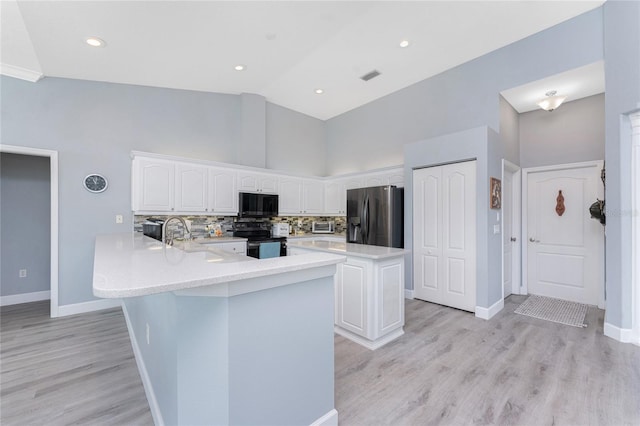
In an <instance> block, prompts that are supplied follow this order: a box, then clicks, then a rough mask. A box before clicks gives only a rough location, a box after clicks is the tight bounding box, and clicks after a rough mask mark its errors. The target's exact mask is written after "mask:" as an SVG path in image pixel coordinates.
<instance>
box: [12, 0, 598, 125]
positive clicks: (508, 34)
mask: <svg viewBox="0 0 640 426" xmlns="http://www.w3.org/2000/svg"><path fill="white" fill-rule="evenodd" d="M602 3H603V1H513V0H512V1H495V2H494V1H406V2H405V1H385V2H383V1H255V2H253V1H193V2H186V1H175V2H169V1H118V2H116V1H26V0H25V1H18V2H16V1H15V0H2V1H1V2H0V4H1V14H2V15H1V20H2V21H1V23H2V41H1V48H2V51H1V65H2V67H1V71H2V73H3V74H6V75H11V76H14V77H21V78H26V79H31V80H32V81H35V80H37V79H38V77H40V76H41V75H43V76H50V77H63V78H74V79H83V80H96V81H108V82H115V83H126V84H137V85H144V86H157V87H167V88H176V89H187V90H198V91H206V92H218V93H232V94H239V93H255V94H259V95H262V96H264V97H265V98H266V99H267V100H268V101H270V102H273V103H276V104H279V105H282V106H285V107H287V108H291V109H293V110H296V111H300V112H302V113H305V114H308V115H310V116H313V117H317V118H320V119H323V120H325V119H328V118H331V117H334V116H336V115H339V114H341V113H343V112H346V111H349V110H351V109H353V108H356V107H358V106H360V105H363V104H365V103H368V102H371V101H373V100H375V99H377V98H380V97H382V96H385V95H387V94H389V93H392V92H394V91H397V90H399V89H402V88H404V87H407V86H409V85H411V84H413V83H416V82H418V81H420V80H423V79H425V78H428V77H430V76H433V75H435V74H438V73H440V72H442V71H445V70H447V69H449V68H452V67H454V66H457V65H459V64H461V63H464V62H467V61H469V60H471V59H473V58H476V57H479V56H482V55H484V54H486V53H488V52H490V51H493V50H495V49H498V48H500V47H502V46H505V45H507V44H510V43H513V42H514V41H517V40H519V39H522V38H524V37H527V36H529V35H531V34H534V33H536V32H539V31H541V30H543V29H545V28H548V27H550V26H553V25H555V24H558V23H560V22H562V21H565V20H567V19H570V18H572V17H574V16H576V15H579V14H581V13H584V12H586V11H588V10H591V9H593V8H596V7H598V6H600V5H601V4H602ZM88 36H97V37H100V38H102V39H103V40H105V41H106V43H107V46H106V47H104V48H91V47H89V46H87V45H86V44H85V38H86V37H88ZM403 39H407V40H409V41H411V45H410V46H409V47H407V48H404V49H403V48H400V47H399V46H398V43H399V42H400V41H401V40H403ZM236 64H244V65H246V67H247V69H246V70H245V71H242V72H238V71H235V70H234V66H235V65H236ZM373 69H376V70H378V71H380V72H381V75H380V76H379V77H377V78H375V79H373V80H370V81H369V82H363V81H362V80H360V77H361V76H362V75H364V74H366V73H368V72H369V71H371V70H373ZM316 88H322V89H323V90H324V93H323V94H322V95H317V94H315V93H314V91H315V89H316ZM545 91H546V90H545ZM507 92H508V91H507ZM507 92H505V93H507ZM507 95H509V96H510V97H509V98H507V99H508V100H509V101H510V102H516V103H517V102H518V101H517V97H518V96H517V94H515V93H514V94H509V93H507ZM543 95H544V92H543ZM576 99H577V98H576ZM516 109H518V107H516Z"/></svg>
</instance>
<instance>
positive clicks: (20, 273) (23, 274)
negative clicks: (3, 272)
mask: <svg viewBox="0 0 640 426" xmlns="http://www.w3.org/2000/svg"><path fill="white" fill-rule="evenodd" d="M18 276H19V277H20V278H27V270H26V269H20V271H18Z"/></svg>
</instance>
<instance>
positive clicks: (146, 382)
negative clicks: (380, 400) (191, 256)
mask: <svg viewBox="0 0 640 426" xmlns="http://www.w3.org/2000/svg"><path fill="white" fill-rule="evenodd" d="M122 312H123V313H124V320H125V321H126V323H127V329H128V330H129V339H130V340H131V347H132V349H133V355H134V358H135V359H136V365H137V366H138V372H139V373H140V379H141V380H142V387H143V388H144V393H145V395H146V396H147V402H148V403H149V410H150V411H151V417H152V418H153V423H154V424H155V426H164V419H163V418H162V412H161V411H160V405H159V404H158V400H157V399H156V394H155V392H154V391H153V385H152V384H151V379H150V378H149V373H147V367H146V365H145V364H144V359H143V358H142V352H141V351H140V346H138V339H136V333H135V331H134V330H133V327H132V326H131V320H130V319H129V311H127V305H125V304H124V303H123V304H122ZM334 411H335V410H334ZM336 414H337V412H336ZM336 425H337V423H336Z"/></svg>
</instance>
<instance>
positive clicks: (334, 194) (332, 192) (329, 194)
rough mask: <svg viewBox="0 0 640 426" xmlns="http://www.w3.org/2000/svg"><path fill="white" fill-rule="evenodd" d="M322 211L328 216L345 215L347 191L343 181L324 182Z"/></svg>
mask: <svg viewBox="0 0 640 426" xmlns="http://www.w3.org/2000/svg"><path fill="white" fill-rule="evenodd" d="M324 211H325V213H326V214H328V215H345V214H346V213H347V189H346V187H345V184H344V182H343V181H341V180H338V181H327V182H325V186H324Z"/></svg>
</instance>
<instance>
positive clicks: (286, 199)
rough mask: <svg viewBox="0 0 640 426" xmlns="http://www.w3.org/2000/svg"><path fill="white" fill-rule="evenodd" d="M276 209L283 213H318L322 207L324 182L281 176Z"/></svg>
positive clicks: (322, 209) (321, 212)
mask: <svg viewBox="0 0 640 426" xmlns="http://www.w3.org/2000/svg"><path fill="white" fill-rule="evenodd" d="M278 189H279V191H278V194H279V196H280V197H279V200H278V204H279V205H278V210H279V213H280V215H281V216H284V215H299V214H308V215H320V214H323V213H324V212H325V209H324V183H323V182H322V181H320V180H314V179H301V178H296V177H289V176H287V177H284V176H281V177H280V179H279V182H278Z"/></svg>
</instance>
